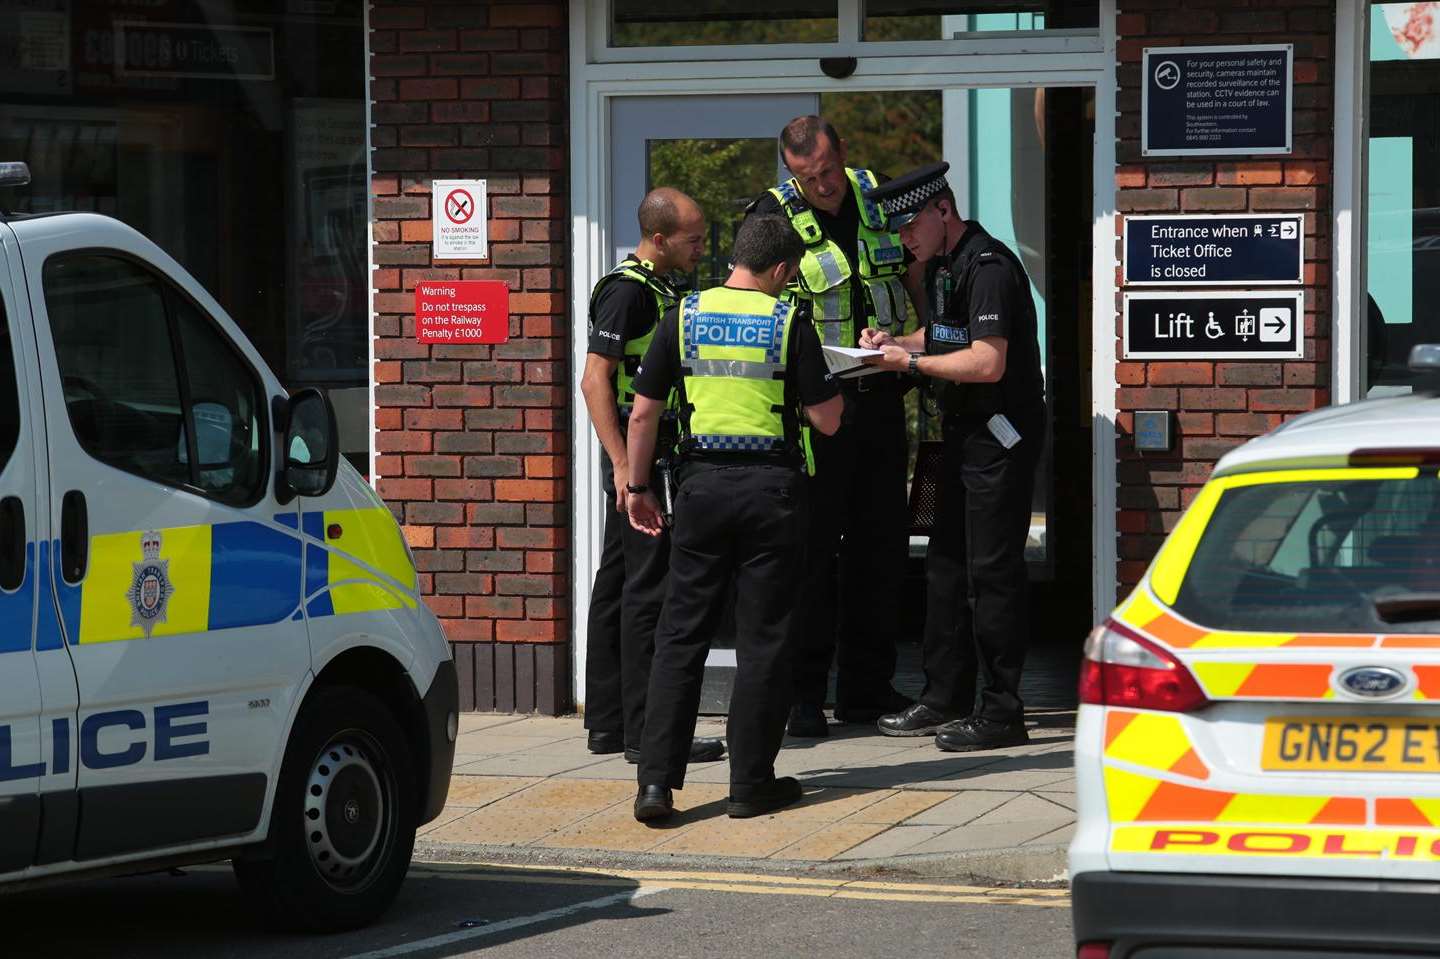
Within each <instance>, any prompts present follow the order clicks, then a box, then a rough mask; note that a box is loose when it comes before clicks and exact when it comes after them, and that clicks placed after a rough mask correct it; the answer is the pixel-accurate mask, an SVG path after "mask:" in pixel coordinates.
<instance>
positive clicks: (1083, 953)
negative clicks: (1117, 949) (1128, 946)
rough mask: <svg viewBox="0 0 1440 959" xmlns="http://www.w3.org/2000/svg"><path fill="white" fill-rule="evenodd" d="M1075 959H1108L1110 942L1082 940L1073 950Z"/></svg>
mask: <svg viewBox="0 0 1440 959" xmlns="http://www.w3.org/2000/svg"><path fill="white" fill-rule="evenodd" d="M1075 959H1110V943H1108V942H1082V943H1081V944H1080V947H1079V948H1078V949H1076V950H1075Z"/></svg>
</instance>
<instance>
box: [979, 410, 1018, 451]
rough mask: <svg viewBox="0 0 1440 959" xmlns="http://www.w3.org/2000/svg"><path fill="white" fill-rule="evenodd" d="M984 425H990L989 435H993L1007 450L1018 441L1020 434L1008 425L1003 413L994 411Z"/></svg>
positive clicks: (1008, 422) (1008, 421)
mask: <svg viewBox="0 0 1440 959" xmlns="http://www.w3.org/2000/svg"><path fill="white" fill-rule="evenodd" d="M985 425H986V426H988V427H990V435H991V436H993V437H995V440H996V442H998V443H999V444H1000V445H1001V446H1003V447H1004V448H1005V449H1007V450H1008V449H1010V448H1012V447H1013V446H1014V445H1015V444H1016V443H1018V442H1020V434H1019V433H1017V432H1016V431H1015V427H1013V426H1011V425H1010V420H1009V419H1007V418H1006V417H1005V414H1004V413H996V414H995V415H994V416H992V417H990V419H989V420H988V421H987V422H986V424H985Z"/></svg>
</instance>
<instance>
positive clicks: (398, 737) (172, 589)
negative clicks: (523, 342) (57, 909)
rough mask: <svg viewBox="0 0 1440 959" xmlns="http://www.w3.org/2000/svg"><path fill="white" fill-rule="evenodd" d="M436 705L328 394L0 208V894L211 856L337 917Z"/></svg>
mask: <svg viewBox="0 0 1440 959" xmlns="http://www.w3.org/2000/svg"><path fill="white" fill-rule="evenodd" d="M28 176H29V174H28V171H26V170H25V168H24V166H23V165H22V164H0V186H4V185H7V184H8V185H11V186H13V185H16V184H22V183H24V182H26V181H28ZM0 209H3V195H0ZM456 710H457V690H456V677H455V669H454V665H453V663H452V662H451V659H450V653H449V650H448V647H447V645H446V643H445V639H444V636H443V634H442V632H441V630H440V627H439V624H438V622H437V621H436V620H435V618H434V616H433V615H432V614H431V613H430V612H429V611H428V610H427V608H426V607H425V605H424V604H423V603H421V602H420V600H419V597H418V595H417V579H416V572H415V567H414V564H413V562H412V560H411V557H410V554H409V550H408V547H407V546H406V544H405V542H404V540H403V538H402V536H401V533H400V530H399V527H398V526H397V525H396V523H395V520H394V518H393V517H392V516H391V515H390V512H389V511H388V510H387V509H386V507H385V505H384V504H383V503H382V502H381V501H380V499H379V498H378V497H377V496H376V495H375V493H374V492H373V491H372V490H371V489H370V487H369V486H368V485H366V483H365V482H364V481H363V480H362V478H361V477H360V475H359V474H358V473H357V472H356V471H355V470H354V469H352V468H351V467H350V466H349V465H348V464H346V463H343V462H340V461H339V456H338V452H337V438H336V429H335V415H334V412H333V410H332V409H331V407H330V404H329V401H328V399H327V398H326V397H325V396H324V395H323V394H321V393H320V392H318V391H316V390H302V391H300V392H298V393H296V394H294V395H288V394H287V393H286V391H285V389H284V388H283V387H282V386H281V385H280V383H279V381H278V380H277V379H276V378H275V376H274V374H273V373H271V371H270V370H269V369H268V368H267V367H266V365H265V363H264V361H263V360H261V358H260V354H259V353H258V352H256V350H255V348H254V347H253V346H252V345H251V344H250V343H249V342H248V341H247V340H246V338H245V336H244V335H243V334H242V333H241V332H240V331H239V329H238V328H237V327H236V325H235V323H234V322H233V321H232V320H231V319H230V318H229V317H228V316H226V315H225V312H224V311H223V310H222V309H221V308H220V306H219V304H217V303H216V302H215V300H214V299H213V298H212V297H211V296H210V295H209V294H208V293H206V292H205V290H204V289H203V288H202V287H201V286H200V284H198V283H197V282H196V281H195V280H194V279H193V278H192V277H191V276H190V275H189V274H188V273H186V272H185V270H183V269H182V268H181V267H180V265H179V264H177V263H176V262H175V261H174V260H173V259H171V258H170V257H169V256H167V255H166V254H165V253H164V252H163V251H161V250H160V249H159V248H158V247H157V246H155V244H153V243H151V242H150V241H149V240H147V239H145V237H143V236H141V235H140V234H139V233H137V232H135V231H134V230H132V229H130V228H129V227H127V226H125V225H124V224H122V223H120V222H118V221H116V220H113V219H110V218H108V217H103V216H95V215H91V214H85V213H63V214H51V215H31V216H13V215H12V216H6V215H4V214H3V212H0V892H3V891H9V890H14V889H19V888H27V887H30V886H33V885H34V884H36V883H40V882H44V881H49V880H52V879H58V878H62V877H74V876H82V875H96V874H116V873H130V872H136V871H140V870H142V869H151V868H156V867H160V866H166V865H176V864H183V863H193V862H203V861H209V860H223V859H231V860H233V862H234V870H235V874H236V876H237V877H238V878H239V881H240V885H241V887H242V889H243V890H244V892H245V894H246V895H247V897H248V898H250V899H251V900H253V901H254V903H255V904H256V905H257V906H259V907H260V909H261V910H262V911H263V913H264V914H265V915H266V916H267V917H268V918H269V919H271V920H272V921H274V922H275V923H277V924H281V925H285V926H290V927H299V928H308V929H314V930H333V929H343V928H351V927H355V926H358V925H360V924H363V923H365V922H367V921H369V920H371V919H373V918H374V917H375V916H376V915H378V914H379V913H380V911H381V910H383V909H384V908H385V907H386V906H387V905H388V904H389V903H390V901H391V900H392V899H393V898H394V896H395V894H396V891H397V890H398V888H399V885H400V882H401V880H402V879H403V878H404V875H405V871H406V868H407V866H408V864H409V860H410V854H411V850H412V848H413V845H414V841H415V830H416V828H417V826H419V825H420V824H422V823H425V822H427V821H429V820H431V819H433V818H434V817H435V816H436V815H438V813H439V811H440V808H441V806H442V804H443V803H444V801H445V794H446V791H447V789H448V788H449V777H450V768H451V762H452V759H453V755H454V749H455V737H456V732H457V723H458V715H457V712H456Z"/></svg>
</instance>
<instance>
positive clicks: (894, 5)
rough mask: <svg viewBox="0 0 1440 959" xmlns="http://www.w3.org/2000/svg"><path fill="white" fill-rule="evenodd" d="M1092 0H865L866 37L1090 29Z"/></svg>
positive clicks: (1095, 15) (1096, 17) (1095, 12)
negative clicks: (998, 0) (1077, 0)
mask: <svg viewBox="0 0 1440 959" xmlns="http://www.w3.org/2000/svg"><path fill="white" fill-rule="evenodd" d="M1099 23H1100V5H1099V4H1098V3H1096V2H1094V0H1079V2H1076V0H1048V2H1047V0H1014V2H1009V0H1000V2H995V0H866V3H865V29H864V37H865V39H866V40H948V39H950V38H951V37H953V36H955V35H956V34H957V33H989V32H994V31H1007V32H1008V31H1031V30H1047V29H1048V30H1054V29H1087V30H1095V29H1097V28H1098V27H1099Z"/></svg>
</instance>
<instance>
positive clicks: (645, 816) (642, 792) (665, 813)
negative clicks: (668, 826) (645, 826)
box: [635, 786, 675, 822]
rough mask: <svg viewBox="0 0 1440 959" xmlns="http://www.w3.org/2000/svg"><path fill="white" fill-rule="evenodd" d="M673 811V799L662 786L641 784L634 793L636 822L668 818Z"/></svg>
mask: <svg viewBox="0 0 1440 959" xmlns="http://www.w3.org/2000/svg"><path fill="white" fill-rule="evenodd" d="M674 812H675V800H674V798H673V795H672V793H671V792H670V790H669V789H667V788H666V787H664V786H641V787H640V789H639V791H638V792H636V793H635V819H636V821H637V822H655V821H657V820H661V819H669V818H670V816H671V815H672V814H673V813H674Z"/></svg>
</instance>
